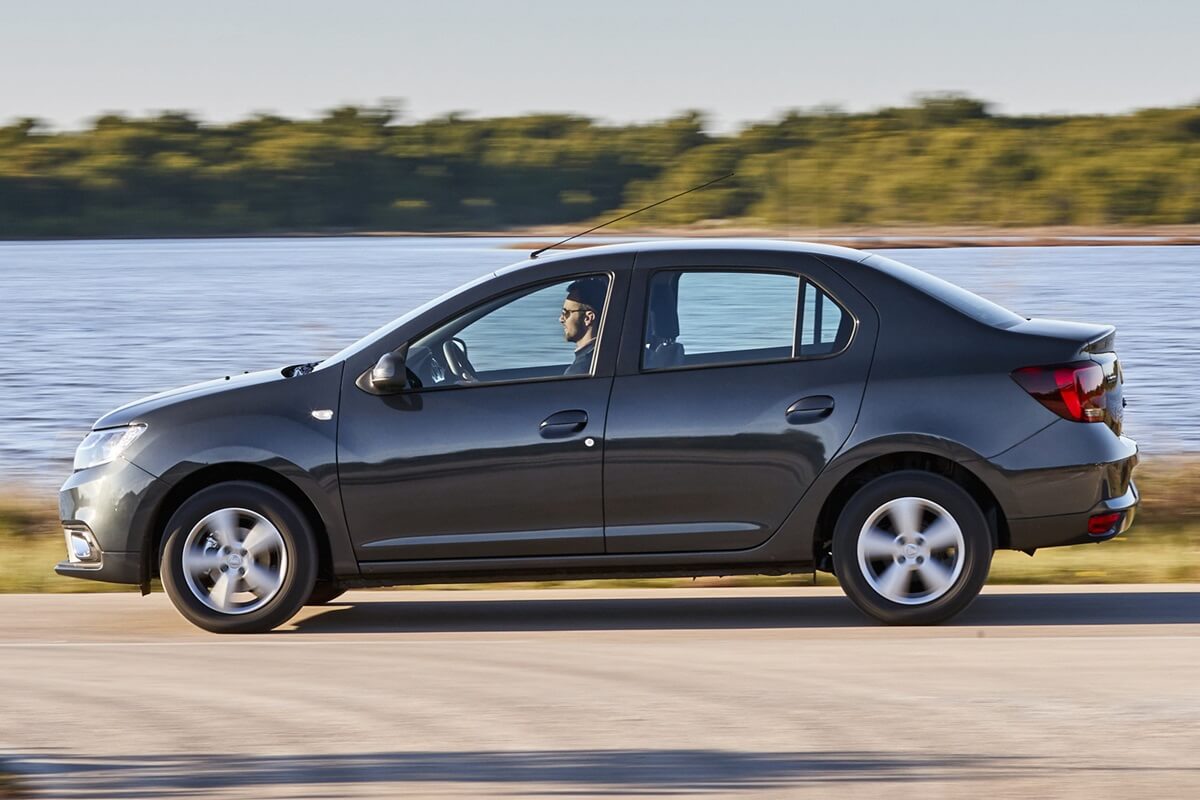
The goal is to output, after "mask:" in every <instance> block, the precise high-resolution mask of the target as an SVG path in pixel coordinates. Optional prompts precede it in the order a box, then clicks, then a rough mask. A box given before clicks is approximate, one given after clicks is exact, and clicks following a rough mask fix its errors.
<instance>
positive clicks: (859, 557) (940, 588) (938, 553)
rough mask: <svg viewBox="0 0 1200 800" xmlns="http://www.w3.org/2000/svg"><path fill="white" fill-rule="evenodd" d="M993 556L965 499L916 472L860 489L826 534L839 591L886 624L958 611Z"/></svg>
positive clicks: (919, 621)
mask: <svg viewBox="0 0 1200 800" xmlns="http://www.w3.org/2000/svg"><path fill="white" fill-rule="evenodd" d="M994 550H995V541H994V539H993V535H992V531H991V528H990V527H989V526H988V523H987V520H986V519H985V518H984V516H983V512H982V511H981V510H980V508H979V506H978V504H976V502H975V500H974V499H973V498H972V497H971V495H969V494H967V492H966V490H965V489H963V488H962V487H961V486H959V485H958V484H957V483H954V482H953V481H951V480H949V479H947V478H943V477H942V476H940V475H935V474H933V473H929V472H919V471H915V470H914V471H910V470H905V471H902V472H893V473H889V474H887V475H883V476H881V477H879V478H876V479H875V480H873V481H871V482H870V483H868V484H866V485H865V486H863V487H862V488H860V489H859V490H858V491H857V492H856V493H855V494H854V495H853V496H852V497H851V498H850V500H849V502H847V503H846V506H845V508H843V509H842V513H841V514H840V515H839V516H838V520H837V526H836V527H835V529H834V534H833V565H834V572H835V574H836V575H837V578H838V582H839V583H840V584H841V586H842V590H843V591H844V592H845V593H846V595H847V596H848V597H849V598H850V600H851V601H853V603H854V605H856V606H858V608H859V609H860V610H861V611H863V612H864V613H866V614H867V615H869V616H871V617H874V618H875V619H877V620H880V621H881V622H886V623H888V624H892V625H928V624H932V623H936V622H941V621H943V620H946V619H949V618H950V617H952V616H954V615H955V614H957V613H959V612H960V611H962V610H963V609H965V608H966V607H967V606H968V605H970V603H971V601H972V600H974V599H975V597H976V596H977V595H978V594H979V591H980V590H981V589H982V588H983V584H984V583H985V582H986V581H987V576H988V570H989V569H990V568H991V564H992V553H993V551H994ZM897 570H899V571H897Z"/></svg>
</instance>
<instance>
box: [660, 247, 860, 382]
mask: <svg viewBox="0 0 1200 800" xmlns="http://www.w3.org/2000/svg"><path fill="white" fill-rule="evenodd" d="M660 272H679V273H686V272H726V273H732V274H744V273H754V274H760V275H786V276H788V277H791V278H797V279H798V282H799V285H798V287H797V291H796V314H795V316H794V317H793V318H792V355H790V356H788V357H786V358H762V359H753V360H746V361H723V362H717V363H714V364H680V365H679V366H677V367H651V368H647V367H646V366H645V347H644V346H643V344H644V342H645V340H646V324H647V322H648V321H649V319H650V286H651V283H652V282H653V281H654V278H655V277H656V276H657V275H658V274H659V273H660ZM681 277H682V276H681ZM808 283H811V284H812V285H813V286H814V287H816V288H817V290H818V291H820V292H822V293H824V294H825V296H826V297H828V298H829V299H830V300H832V301H833V302H834V304H835V305H836V306H837V307H838V308H839V309H841V311H842V313H843V314H844V315H846V317H848V318H849V319H850V335H849V336H847V337H846V343H845V344H844V345H843V346H842V347H841V348H840V349H838V350H835V351H833V352H832V353H821V354H819V355H807V356H802V355H797V353H798V352H799V348H800V346H801V345H800V338H801V337H802V335H803V332H802V330H801V322H802V318H803V307H804V287H805V285H806V284H808ZM644 293H645V295H646V296H645V298H644V300H643V304H642V317H641V320H640V325H639V331H638V358H637V365H638V371H637V374H639V375H653V374H655V373H659V372H680V371H684V370H699V369H726V368H729V367H743V366H762V365H764V364H788V363H792V362H797V361H822V360H824V359H828V358H836V357H837V356H840V355H842V354H843V353H845V352H846V351H847V350H849V349H850V345H852V344H853V343H854V340H855V338H857V334H858V328H859V325H860V324H861V323H860V322H859V319H858V317H857V316H855V314H854V313H853V312H852V311H851V310H850V309H849V308H847V306H846V304H845V303H843V302H842V301H841V300H839V299H838V298H837V295H835V294H834V293H833V292H831V291H829V290H828V289H827V288H825V285H824V284H823V283H821V282H820V281H818V280H816V279H815V278H812V277H810V276H809V274H808V273H806V272H799V271H796V270H790V269H785V268H781V267H752V266H745V267H739V266H732V265H707V264H705V265H694V266H689V267H675V266H664V267H655V268H654V269H652V270H649V271H647V274H646V277H645V284H644ZM675 304H676V314H678V308H679V295H678V291H676V295H675ZM730 352H736V351H730Z"/></svg>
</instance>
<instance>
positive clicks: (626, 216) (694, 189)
mask: <svg viewBox="0 0 1200 800" xmlns="http://www.w3.org/2000/svg"><path fill="white" fill-rule="evenodd" d="M733 176H734V173H732V172H730V173H729V174H727V175H722V176H721V177H719V178H713V179H712V180H711V181H708V182H707V183H702V184H700V185H699V186H693V187H692V188H691V189H688V190H686V191H683V192H680V193H679V194H673V195H671V196H670V197H668V198H665V199H663V200H659V201H658V202H657V203H651V204H650V205H648V206H644V207H642V208H639V209H638V210H637V211H630V212H629V213H628V214H622V215H621V216H619V217H617V218H616V219H610V220H609V221H608V222H602V223H600V224H599V225H597V226H596V227H594V228H588V229H587V230H586V231H583V232H582V233H577V234H575V235H574V236H568V237H567V238H565V239H563V240H562V241H561V242H555V243H554V244H551V245H547V246H545V247H543V248H542V249H541V250H534V251H533V252H532V253H530V254H529V257H530V258H537V257H538V256H540V255H541V254H542V253H544V252H546V251H547V250H553V249H554V248H556V247H558V246H559V245H564V244H566V243H567V242H569V241H571V240H572V239H578V238H579V237H580V236H585V235H587V234H589V233H591V232H592V231H598V230H600V229H601V228H603V227H606V226H608V225H612V224H613V223H614V222H620V221H621V220H623V219H629V218H630V217H632V216H633V215H634V214H640V213H642V212H643V211H648V210H650V209H652V208H654V207H655V206H661V205H662V204H663V203H668V202H670V201H672V200H674V199H675V198H676V197H683V196H684V195H685V194H691V193H692V192H698V191H700V190H701V189H703V188H705V187H707V186H712V185H713V184H714V183H716V182H717V181H723V180H725V179H726V178H732V177H733Z"/></svg>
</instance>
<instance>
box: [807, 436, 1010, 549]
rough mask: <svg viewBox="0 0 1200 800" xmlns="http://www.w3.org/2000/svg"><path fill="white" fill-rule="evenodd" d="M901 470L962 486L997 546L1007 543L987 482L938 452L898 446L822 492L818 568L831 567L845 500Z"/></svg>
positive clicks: (1005, 523) (816, 534)
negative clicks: (824, 493) (975, 505)
mask: <svg viewBox="0 0 1200 800" xmlns="http://www.w3.org/2000/svg"><path fill="white" fill-rule="evenodd" d="M901 470H912V471H918V472H929V473H932V474H934V475H940V476H941V477H944V478H947V479H949V480H951V481H953V482H954V483H956V484H958V485H959V486H961V487H962V488H963V489H965V490H966V491H967V493H968V494H969V495H971V498H972V499H973V500H975V502H976V504H978V506H979V508H980V510H981V511H983V515H984V518H985V519H987V521H988V525H989V526H990V527H991V530H992V536H993V537H994V540H995V542H996V546H997V547H998V548H1006V547H1008V546H1009V541H1010V534H1009V529H1008V520H1007V519H1006V517H1005V515H1004V508H1003V507H1002V506H1001V505H1000V502H999V501H998V500H997V499H996V496H995V495H994V494H993V493H992V491H991V489H989V488H988V486H987V484H986V483H985V482H984V481H983V479H982V478H980V477H979V476H978V475H977V474H975V473H974V472H973V471H972V470H971V469H970V468H969V467H968V466H966V465H964V464H963V463H962V462H960V461H956V460H954V459H952V458H949V457H947V456H945V455H942V454H940V453H934V452H929V451H924V450H900V451H894V452H889V453H884V454H881V455H876V456H874V457H872V458H869V459H868V460H866V461H864V462H862V463H861V464H858V465H857V466H855V467H854V468H853V469H851V470H850V471H849V472H848V473H847V474H845V475H844V476H842V478H841V479H840V480H839V481H838V482H837V484H836V485H835V486H834V487H833V489H832V490H831V491H830V492H829V493H828V494H827V495H826V496H825V500H824V502H823V503H822V505H821V510H820V511H819V512H818V513H817V520H816V525H815V528H814V530H813V540H812V543H813V561H814V563H815V564H816V566H817V568H818V569H821V570H824V571H832V544H833V531H834V527H835V526H836V525H837V519H838V516H839V515H840V514H841V512H842V509H843V508H845V506H846V503H847V502H848V501H849V500H850V498H851V496H853V495H854V493H855V492H856V491H858V490H859V489H860V488H861V487H863V486H865V485H866V484H867V483H869V482H870V481H872V480H874V479H875V478H878V477H880V476H882V475H886V474H888V473H892V472H899V471H901Z"/></svg>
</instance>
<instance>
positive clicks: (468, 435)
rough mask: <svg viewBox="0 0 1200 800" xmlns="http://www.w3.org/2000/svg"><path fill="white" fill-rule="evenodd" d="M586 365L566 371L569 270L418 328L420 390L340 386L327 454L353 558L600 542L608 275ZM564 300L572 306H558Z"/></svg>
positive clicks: (492, 554)
mask: <svg viewBox="0 0 1200 800" xmlns="http://www.w3.org/2000/svg"><path fill="white" fill-rule="evenodd" d="M597 277H598V278H603V280H604V287H605V291H606V294H602V295H601V296H602V297H604V298H605V299H604V309H602V310H601V311H602V314H601V317H600V321H599V331H598V338H597V344H596V346H595V347H594V350H595V354H596V355H595V356H594V358H593V360H592V365H591V369H590V371H588V372H586V373H585V374H578V375H565V374H564V373H565V372H566V370H567V368H568V367H569V366H570V365H571V363H572V361H573V359H574V354H575V349H576V345H575V344H574V343H572V342H570V341H566V340H565V335H564V325H563V322H562V311H561V309H562V308H563V307H564V301H565V298H566V295H567V293H566V289H567V287H568V286H570V285H571V284H572V283H573V281H574V280H577V279H578V276H575V277H573V278H572V279H570V280H558V281H555V282H553V283H549V284H541V285H538V286H534V287H526V288H522V289H519V290H516V291H514V292H511V293H509V294H508V295H504V296H502V297H500V298H496V299H493V300H490V301H487V302H486V303H482V304H479V305H477V306H475V307H473V308H471V309H468V310H466V311H464V312H462V313H460V314H458V315H455V316H453V317H452V318H451V319H449V320H447V321H445V322H443V323H442V324H440V325H439V326H437V327H436V328H435V329H433V330H432V331H429V332H427V333H426V334H425V335H423V336H420V337H418V338H417V339H416V341H414V342H413V344H412V345H410V346H409V347H408V348H407V352H406V363H407V366H408V368H409V369H410V370H411V372H412V375H413V377H414V378H415V382H416V383H419V384H420V386H419V388H412V389H410V390H406V391H403V392H400V393H396V394H390V395H375V394H371V393H369V392H366V391H362V390H361V389H359V388H357V387H355V388H350V387H347V390H346V391H345V394H344V396H343V399H342V404H341V408H340V412H339V417H340V425H339V430H338V461H339V467H338V472H339V479H340V483H341V490H342V498H343V501H344V504H345V509H346V517H347V522H348V524H349V528H350V534H351V537H352V539H353V541H354V546H355V550H356V553H357V556H358V558H359V560H360V561H364V562H371V561H408V560H426V559H466V558H503V557H511V556H547V555H572V554H588V553H602V552H603V551H604V519H603V498H602V495H601V480H602V466H603V450H604V426H605V415H606V413H607V406H608V397H609V392H610V390H611V388H612V369H611V368H607V369H598V368H597V365H600V364H603V363H609V362H612V361H615V353H614V352H613V351H614V350H615V348H616V339H617V337H618V336H619V333H620V331H619V325H615V324H609V320H608V319H606V318H605V316H604V314H605V313H607V310H608V309H611V308H623V305H624V298H623V297H621V298H615V297H613V295H614V292H613V291H611V288H612V287H613V285H614V282H613V281H612V279H611V276H608V275H600V276H597ZM566 305H574V304H572V303H567V304H566Z"/></svg>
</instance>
